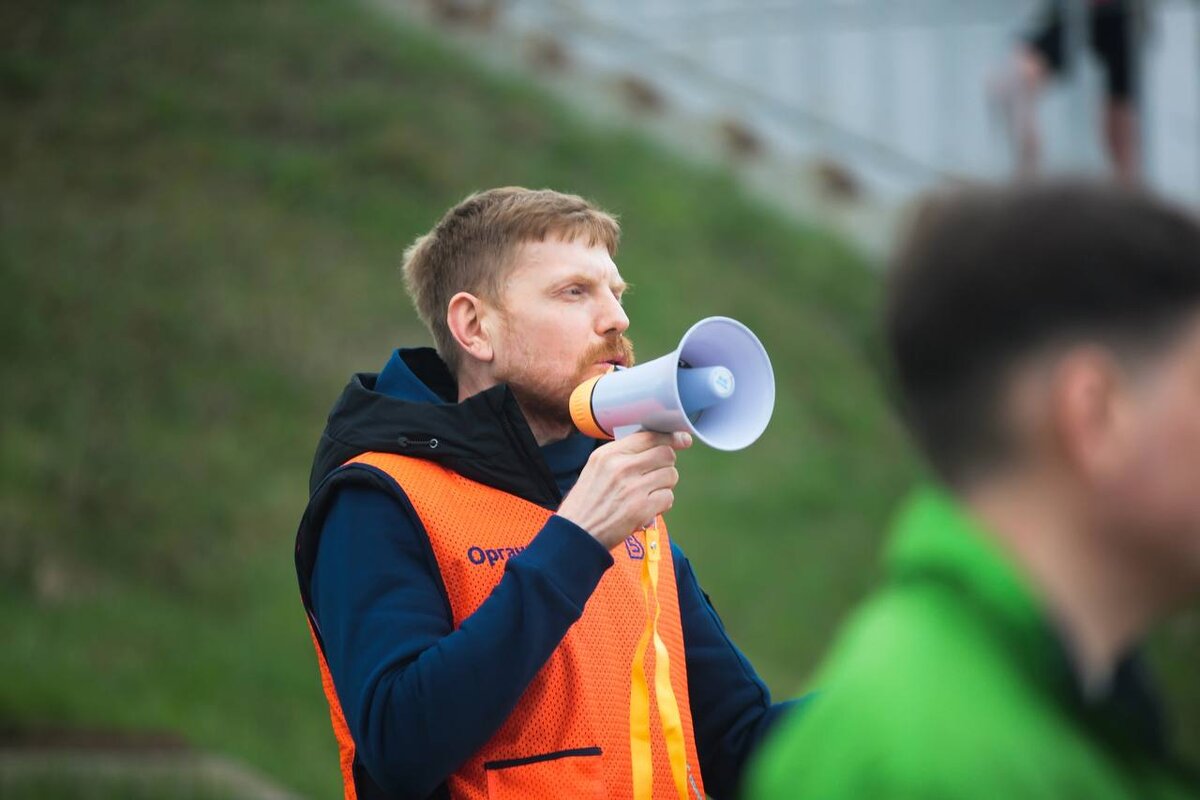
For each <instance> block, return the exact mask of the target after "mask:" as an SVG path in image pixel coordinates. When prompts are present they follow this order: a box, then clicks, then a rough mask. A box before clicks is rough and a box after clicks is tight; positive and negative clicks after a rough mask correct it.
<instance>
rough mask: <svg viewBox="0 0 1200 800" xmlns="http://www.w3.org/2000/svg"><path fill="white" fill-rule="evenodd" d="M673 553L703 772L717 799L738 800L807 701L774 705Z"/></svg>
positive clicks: (687, 567) (680, 553)
mask: <svg viewBox="0 0 1200 800" xmlns="http://www.w3.org/2000/svg"><path fill="white" fill-rule="evenodd" d="M671 551H672V552H671V554H672V556H673V558H674V560H675V583H676V585H677V587H678V589H679V614H680V618H681V623H682V625H683V642H684V656H685V659H686V661H687V672H688V694H689V696H690V699H691V708H692V726H693V728H694V730H695V733H696V749H697V751H698V753H699V756H700V774H701V775H702V776H703V777H704V788H705V790H706V791H707V792H708V794H709V795H711V796H712V797H714V798H717V800H721V798H729V797H736V796H737V795H738V790H739V787H740V784H741V780H742V772H743V769H744V768H745V766H746V765H747V763H748V762H749V760H750V758H751V757H752V756H753V755H754V752H755V749H756V748H757V747H758V745H759V743H760V742H761V741H762V739H763V737H764V736H765V735H766V733H767V731H768V730H770V728H771V727H772V726H773V725H774V724H775V723H776V722H778V721H779V719H780V718H782V717H783V715H784V714H785V713H787V712H788V711H789V710H791V709H793V708H795V707H798V706H799V705H801V704H802V703H804V702H805V700H806V698H801V699H799V700H792V701H789V702H785V703H775V704H772V703H771V693H770V691H769V690H768V689H767V685H766V684H765V683H763V681H762V679H760V678H759V677H758V675H757V673H755V671H754V667H752V666H751V665H750V662H749V661H748V660H747V659H746V656H744V655H743V654H742V652H741V651H740V650H738V648H737V647H736V646H735V645H734V643H733V642H732V641H730V639H729V636H728V635H727V634H726V633H725V626H724V625H723V624H722V622H721V619H720V618H719V617H718V616H717V612H716V610H715V609H714V608H713V606H712V603H711V602H710V601H709V599H708V595H706V594H705V593H704V592H703V591H701V589H700V584H699V583H698V582H697V581H696V576H695V574H694V573H693V572H692V565H691V564H690V563H689V562H688V560H687V558H686V557H685V556H684V554H683V551H682V550H680V549H679V547H678V546H676V545H675V544H674V543H672V544H671Z"/></svg>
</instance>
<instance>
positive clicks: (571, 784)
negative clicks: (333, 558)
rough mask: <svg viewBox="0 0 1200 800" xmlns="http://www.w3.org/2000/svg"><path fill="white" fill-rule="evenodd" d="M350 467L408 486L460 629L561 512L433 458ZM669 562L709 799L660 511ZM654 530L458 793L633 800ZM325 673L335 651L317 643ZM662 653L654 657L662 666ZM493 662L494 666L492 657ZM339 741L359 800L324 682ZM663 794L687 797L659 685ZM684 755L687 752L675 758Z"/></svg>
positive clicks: (612, 574)
mask: <svg viewBox="0 0 1200 800" xmlns="http://www.w3.org/2000/svg"><path fill="white" fill-rule="evenodd" d="M347 464H362V465H364V466H371V467H374V468H376V469H378V470H380V471H383V472H385V473H386V474H388V475H389V476H390V477H391V478H392V479H393V480H395V481H396V483H397V484H398V485H399V486H401V487H403V489H404V492H405V494H406V495H407V497H408V499H409V502H410V503H411V504H412V506H413V508H414V509H415V510H416V512H417V515H418V517H419V518H420V520H421V523H422V525H423V526H424V528H425V531H426V533H427V534H428V537H429V541H430V544H431V546H432V550H433V553H434V556H435V558H436V560H437V564H438V569H439V571H440V573H441V578H442V581H443V583H444V585H445V587H446V592H447V594H448V596H449V601H450V607H451V612H452V615H453V624H454V627H455V628H456V629H457V628H458V627H459V626H460V625H461V624H462V623H463V621H464V620H465V619H466V618H467V617H469V616H470V615H471V614H472V613H473V612H474V611H475V609H477V608H478V607H479V606H480V605H481V604H482V603H483V602H484V601H485V600H486V599H487V598H488V596H489V595H490V594H491V592H492V590H493V589H494V588H495V587H496V585H497V584H498V583H499V582H500V579H501V578H502V577H503V575H504V564H505V563H506V561H507V560H508V559H509V558H512V557H514V556H516V555H517V554H518V553H519V552H520V551H521V550H522V549H524V547H525V546H526V545H527V544H528V543H529V542H530V541H531V540H532V539H533V537H534V536H535V535H536V534H537V532H538V531H539V530H540V529H541V528H542V526H543V525H544V524H545V522H546V520H547V519H548V518H549V516H550V514H551V512H550V511H549V510H547V509H545V508H542V507H541V506H538V505H535V504H533V503H529V502H526V501H524V500H521V499H520V498H517V497H514V496H512V495H510V494H507V493H505V492H502V491H500V490H498V489H494V488H491V487H488V486H486V485H483V484H480V483H476V482H474V481H471V480H469V479H467V478H464V477H462V476H461V475H458V474H457V473H455V472H452V471H450V470H448V469H445V468H444V467H440V466H438V465H436V464H434V463H431V462H428V461H422V460H420V459H413V458H407V457H404V456H398V455H392V454H384V453H366V454H363V455H360V456H358V457H356V458H354V459H351V460H350V461H349V462H347ZM656 527H657V529H658V531H659V537H660V542H659V547H658V550H659V552H660V553H661V565H660V567H659V573H658V577H657V596H656V598H655V599H656V600H657V610H658V619H657V629H658V634H659V636H661V638H662V641H663V643H664V644H665V645H666V650H667V652H668V654H669V659H668V660H669V662H670V688H671V690H672V692H673V695H674V697H675V698H676V700H677V703H678V708H679V716H680V722H681V723H682V728H683V739H684V746H685V750H686V759H687V764H686V769H687V776H688V783H689V788H690V792H689V796H695V797H700V798H703V797H704V794H703V791H704V790H703V784H702V782H701V776H700V770H699V759H698V757H697V754H696V744H695V736H694V733H693V730H692V718H691V709H690V706H689V703H688V689H687V674H686V669H685V664H686V661H685V654H684V644H683V631H682V627H681V624H680V617H679V598H678V591H677V589H676V585H675V571H674V565H673V563H672V559H671V549H670V544H669V540H668V539H667V538H666V528H665V526H664V525H663V522H662V519H661V518H659V519H658V520H657V526H656ZM645 536H646V534H645V533H644V532H642V531H638V532H635V533H634V534H632V535H631V537H630V538H629V539H627V540H626V542H625V543H623V544H620V545H617V547H616V548H614V549H613V551H612V555H613V558H614V560H615V562H616V563H615V564H614V566H613V567H612V568H611V569H609V570H608V571H607V572H606V573H605V575H604V577H603V578H602V579H601V581H600V583H599V585H598V586H597V588H596V590H595V591H594V592H593V594H592V596H591V597H590V598H589V600H588V602H587V606H586V609H585V611H584V614H583V616H582V617H581V618H580V619H579V620H578V621H577V622H576V623H575V624H574V625H573V626H571V628H570V629H569V630H568V632H567V634H566V636H565V637H564V638H563V640H562V642H561V643H560V645H559V646H558V648H557V649H556V650H555V651H554V653H553V654H552V655H551V656H550V658H549V660H548V661H547V662H546V663H545V664H544V665H543V667H542V668H541V670H540V671H539V672H538V674H537V675H536V676H535V677H534V679H533V681H532V682H531V683H530V684H529V686H528V687H527V688H526V689H525V691H524V693H523V694H522V695H521V697H520V699H519V701H518V702H517V705H516V708H515V709H514V710H513V712H512V714H510V715H509V717H508V719H507V720H506V721H505V723H504V724H503V725H502V726H501V727H500V729H499V730H497V731H496V733H495V734H494V735H493V736H492V738H491V739H490V740H489V741H488V742H487V744H485V745H484V746H483V748H481V749H480V750H479V751H478V752H477V753H475V754H474V755H473V756H472V757H471V758H469V759H468V760H467V761H466V763H464V764H463V765H462V766H461V767H460V768H459V769H458V770H457V771H456V772H455V773H454V774H453V775H451V776H450V777H449V779H448V781H447V787H448V789H449V792H450V796H451V797H452V798H456V799H457V798H464V799H466V800H476V799H478V800H483V799H484V798H491V799H492V800H497V799H500V798H531V799H532V800H538V799H539V798H545V799H546V800H562V798H564V797H571V798H630V799H631V800H632V798H633V797H634V792H633V778H632V774H633V763H632V762H633V756H632V754H631V736H630V703H631V698H630V691H631V689H630V687H631V680H630V673H631V665H632V664H633V661H634V657H635V650H636V649H637V645H638V640H639V637H641V635H642V632H643V628H644V627H645V625H646V618H647V602H646V598H645V596H644V595H643V585H644V579H643V575H644V573H643V568H644V563H643V562H644V559H645V558H646V553H647V542H646V538H645ZM317 656H318V659H319V661H320V662H321V668H322V673H323V674H327V667H326V665H325V659H324V657H323V655H322V653H321V652H320V648H319V647H318V649H317ZM656 657H657V656H656V653H655V651H654V648H649V649H648V651H647V652H646V654H645V656H644V663H643V666H644V669H645V671H646V674H647V675H651V676H652V675H654V671H655V666H656V664H655V659H656ZM483 666H484V668H486V665H483ZM325 689H326V698H327V700H328V701H329V704H330V713H331V718H332V719H333V721H334V729H335V735H336V736H337V739H338V744H339V749H340V751H341V752H340V757H341V762H342V765H343V776H344V778H345V781H346V794H345V796H346V798H347V800H354V798H355V797H356V794H355V787H354V786H353V778H352V775H351V774H350V771H349V770H348V769H346V765H348V764H351V763H352V762H353V760H354V742H353V739H352V737H351V736H350V734H349V732H348V730H347V729H346V727H345V724H344V722H342V723H341V724H340V725H339V724H338V723H339V721H341V720H342V719H343V717H342V713H341V707H340V704H339V702H338V698H337V695H336V693H335V691H334V690H333V686H332V682H331V681H330V682H325ZM649 704H650V717H651V720H652V724H651V725H650V752H651V760H652V765H653V787H652V790H653V796H654V797H662V798H670V797H677V796H678V792H677V788H676V783H675V782H674V781H673V779H672V769H671V764H670V760H669V756H668V749H667V743H666V738H665V736H664V734H663V730H662V726H661V725H660V724H655V722H656V721H657V720H659V719H660V716H659V708H658V702H657V697H656V693H655V692H654V691H653V690H651V691H650V693H649ZM676 763H677V764H678V761H677V762H676Z"/></svg>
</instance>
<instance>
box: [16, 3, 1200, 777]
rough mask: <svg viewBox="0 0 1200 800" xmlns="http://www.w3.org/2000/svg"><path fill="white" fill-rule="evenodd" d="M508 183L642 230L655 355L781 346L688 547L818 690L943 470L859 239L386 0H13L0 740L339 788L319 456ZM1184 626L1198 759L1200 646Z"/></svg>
mask: <svg viewBox="0 0 1200 800" xmlns="http://www.w3.org/2000/svg"><path fill="white" fill-rule="evenodd" d="M500 184H523V185H529V186H552V187H556V188H561V189H565V190H570V191H575V192H579V193H582V194H585V195H587V196H589V197H592V198H594V199H595V200H597V201H599V202H600V203H601V204H603V205H605V206H606V207H608V208H610V209H612V210H614V211H616V212H619V213H620V214H621V216H622V220H623V225H624V244H623V246H622V250H621V252H620V254H619V256H618V262H619V263H620V265H621V267H622V271H623V273H624V275H625V277H626V278H627V279H628V280H630V281H631V282H633V283H634V284H635V287H636V288H635V290H634V292H633V293H632V294H631V295H630V297H629V300H628V303H627V306H628V309H629V312H630V316H631V317H632V319H633V320H634V325H633V328H632V329H631V335H632V336H633V337H634V339H635V341H636V342H637V344H638V346H639V352H640V353H641V355H642V356H643V357H649V356H652V355H656V354H658V353H660V352H664V351H666V350H667V349H669V348H671V347H673V346H674V344H675V342H676V341H677V339H678V337H679V335H680V334H681V333H682V332H683V331H684V330H685V329H686V327H687V326H688V325H689V324H690V323H691V322H693V321H695V320H696V319H698V318H700V317H703V316H707V315H710V314H727V315H729V316H733V317H736V318H738V319H741V320H743V321H745V322H746V323H747V324H749V325H750V326H751V327H752V328H753V329H754V330H755V331H757V332H758V333H759V335H760V336H761V338H762V339H763V341H764V342H765V344H766V345H767V348H768V350H769V351H770V353H771V356H772V359H773V361H774V363H775V365H776V370H777V378H778V381H779V389H778V400H777V408H776V415H775V418H774V421H773V423H772V426H771V428H770V429H769V431H768V433H767V435H766V436H765V438H764V439H763V440H762V441H761V442H760V443H759V444H756V445H755V446H754V447H753V448H752V449H750V450H748V451H746V452H743V453H737V454H719V453H714V452H711V451H710V452H700V451H699V450H698V449H697V450H696V451H693V452H690V453H688V454H686V455H685V457H684V459H683V466H682V471H683V473H684V481H683V483H682V485H681V489H680V492H679V496H680V499H679V503H678V505H677V509H676V510H675V511H674V512H672V530H673V532H674V534H675V535H676V537H677V538H678V540H679V541H680V542H681V543H682V544H683V546H684V547H685V549H687V551H688V553H689V555H690V557H691V559H692V561H693V563H694V565H695V567H696V570H697V572H698V574H699V575H700V577H701V580H702V582H703V583H704V585H705V588H706V589H707V590H708V592H709V594H710V595H711V596H712V598H713V601H714V603H715V604H716V606H717V608H718V609H719V610H720V611H721V613H722V615H723V617H724V619H725V621H726V623H727V625H728V627H729V628H730V629H731V631H732V633H733V636H734V638H735V639H736V640H737V641H738V642H739V643H741V644H742V645H743V646H744V648H745V649H746V651H747V652H748V653H749V655H750V656H751V658H752V660H753V661H754V662H755V663H756V665H757V666H758V667H759V669H760V670H761V671H762V673H763V674H764V676H765V677H767V679H768V680H769V682H770V683H771V684H772V685H773V687H774V688H775V689H776V691H777V692H779V693H781V694H788V693H790V692H791V691H792V690H793V689H794V688H795V687H796V686H797V685H798V684H799V683H800V682H801V680H802V679H803V677H804V675H805V674H806V671H807V670H808V669H809V668H810V667H811V665H812V664H813V662H814V659H815V658H816V656H817V655H818V654H819V652H820V649H821V648H822V646H823V645H824V644H825V643H826V642H827V640H828V637H829V635H830V632H831V631H832V630H833V629H834V627H835V625H836V622H837V621H838V619H839V617H840V615H841V614H842V613H843V612H844V611H845V610H846V609H847V607H848V606H849V604H850V603H852V602H853V600H854V599H855V598H857V597H859V596H861V594H862V593H863V592H864V591H865V589H866V588H867V587H868V586H869V584H870V581H871V577H872V574H873V569H874V568H873V561H874V551H875V548H876V544H877V540H878V536H879V533H878V532H879V529H880V527H881V526H882V525H883V523H884V521H885V519H886V516H887V513H888V510H889V508H890V506H891V505H892V503H893V501H894V500H895V498H896V497H897V496H898V495H899V494H900V493H901V492H902V491H903V489H904V487H905V486H906V485H907V484H908V483H909V482H910V481H911V479H912V477H913V475H914V471H915V470H914V465H913V463H912V460H911V458H910V457H909V456H908V455H907V454H906V450H905V449H904V445H903V442H902V439H901V437H900V435H899V433H898V430H897V429H896V427H895V426H894V424H893V423H892V422H891V421H890V419H889V417H888V415H887V414H886V412H885V409H884V407H883V404H882V402H881V399H880V393H879V391H878V387H877V385H876V382H875V379H874V377H873V370H872V369H871V368H870V365H869V362H870V360H871V359H870V353H871V349H872V346H871V334H870V330H871V320H872V316H873V309H874V304H875V292H876V285H875V281H874V279H873V277H872V274H871V272H870V271H869V270H868V269H866V267H865V265H864V263H863V262H862V260H861V259H860V258H858V257H857V256H856V255H855V254H854V253H853V252H852V251H851V250H850V249H848V248H847V247H846V246H845V245H843V244H842V243H840V242H838V241H836V240H835V239H833V238H831V237H830V236H828V235H826V234H824V233H822V232H821V231H819V230H813V229H805V228H803V227H798V226H796V225H794V224H791V223H788V222H786V221H784V220H782V219H781V218H780V217H778V216H776V215H774V214H773V213H771V212H770V211H769V210H768V209H765V208H763V207H761V206H760V205H758V204H756V203H754V202H752V201H750V200H748V199H747V198H746V197H744V196H743V195H742V194H741V193H740V192H739V191H738V190H737V189H736V188H735V186H734V184H733V183H732V182H731V181H730V180H729V179H728V178H727V177H726V176H723V175H722V174H720V173H719V172H716V171H711V170H700V169H696V168H693V167H690V166H687V165H684V164H681V163H679V162H677V161H676V160H673V159H672V158H671V157H670V156H669V155H668V154H666V153H664V152H663V151H662V150H661V149H656V148H655V147H653V146H650V145H648V144H647V143H645V142H643V141H641V140H640V139H639V138H638V137H636V136H633V135H615V136H614V135H612V134H611V133H606V134H600V133H597V132H594V131H592V130H590V129H589V128H588V126H586V125H584V124H583V123H582V122H580V121H579V120H578V119H576V118H575V117H573V116H572V115H570V114H569V113H568V112H566V111H564V110H563V109H561V108H560V107H558V106H556V105H555V104H554V103H552V102H551V101H550V100H548V99H547V98H546V97H545V96H543V95H541V94H539V93H538V92H536V91H534V90H531V89H529V88H527V87H526V86H524V85H522V84H521V83H519V82H517V81H515V80H513V79H511V78H508V77H504V76H496V75H491V74H487V73H486V72H484V71H481V70H480V68H478V67H476V66H472V65H470V64H468V63H464V61H463V60H462V58H461V57H460V56H459V55H457V54H454V53H451V52H448V51H446V50H444V49H442V48H440V47H438V46H436V45H434V44H432V43H430V42H429V41H428V40H426V39H425V38H422V37H421V36H419V35H416V34H414V33H412V32H408V31H405V30H402V29H398V28H397V27H396V26H395V25H394V24H392V23H390V22H386V21H383V20H380V19H378V18H376V17H374V16H373V15H372V14H371V13H370V12H367V11H364V10H361V9H358V8H357V7H353V6H346V5H343V4H339V3H334V2H332V0H327V1H319V2H311V3H307V4H303V5H301V4H295V3H291V2H282V1H280V0H276V1H275V2H270V1H268V2H262V3H237V2H214V0H205V1H202V0H163V1H162V2H156V3H135V2H105V3H100V2H77V1H74V2H73V1H64V2H57V3H37V2H32V0H27V2H23V3H22V2H18V3H5V4H3V5H2V6H0V386H3V391H0V419H3V428H2V431H3V433H2V439H0V638H2V640H3V641H4V642H5V646H4V647H3V648H0V728H6V727H18V728H20V727H28V726H44V725H70V726H80V727H115V728H126V729H152V730H153V729H163V730H172V731H177V732H180V733H182V734H183V735H184V736H186V737H187V739H188V740H189V741H191V742H193V743H194V744H196V745H199V746H202V747H205V748H211V749H213V750H216V751H219V752H223V753H228V754H232V755H234V756H237V757H240V758H243V759H246V760H247V761H249V762H251V763H253V764H255V765H256V766H258V767H260V768H261V769H262V770H264V771H266V772H268V773H269V774H271V775H273V776H275V777H276V778H277V779H278V780H280V781H281V782H282V783H284V784H286V785H288V786H290V787H292V788H294V789H296V790H298V791H301V792H303V793H304V794H306V795H310V796H313V797H330V796H334V795H335V794H336V792H337V786H338V776H337V770H336V761H335V754H334V745H333V739H332V735H331V734H330V732H329V726H328V719H327V714H326V710H325V707H324V701H323V699H322V698H321V695H320V690H319V684H318V679H317V674H316V668H315V665H314V662H313V657H312V652H311V645H310V643H309V640H308V635H307V632H306V629H305V625H304V621H303V615H302V613H301V611H300V606H299V601H298V598H297V593H296V589H295V579H294V575H293V572H292V565H291V563H292V562H291V549H290V548H291V541H292V536H293V533H294V529H295V524H296V522H297V520H298V518H299V515H300V512H301V510H302V509H303V506H304V500H305V488H306V479H307V474H308V466H309V458H310V456H311V448H312V446H313V444H314V442H315V438H316V436H317V434H318V432H319V430H320V427H321V425H322V423H323V420H324V415H325V413H326V411H327V409H328V406H329V404H330V402H331V401H332V400H333V398H334V397H335V396H336V394H337V392H338V391H339V389H340V387H341V386H342V384H343V383H344V381H345V378H346V377H347V375H348V374H349V373H350V372H352V371H355V370H372V369H375V368H377V367H378V366H379V365H380V364H381V363H382V362H383V361H384V360H385V359H386V357H387V355H388V353H389V351H390V350H391V348H393V347H395V346H396V345H398V344H414V343H423V342H425V341H426V338H427V337H426V335H425V333H424V331H423V330H422V329H421V328H420V325H419V323H418V322H417V321H416V318H415V315H414V314H413V313H412V311H411V309H410V307H409V305H408V303H407V301H406V299H405V298H404V296H403V293H402V290H401V287H400V283H399V280H398V275H397V269H396V267H397V264H398V260H399V254H400V252H401V250H402V248H403V247H404V245H405V244H406V243H407V242H408V241H410V240H411V239H412V237H414V236H415V235H417V234H418V233H420V232H423V231H424V230H426V229H428V227H429V226H430V225H431V224H432V223H433V221H434V220H435V219H436V218H437V216H438V215H439V213H440V211H441V210H443V209H444V208H445V207H447V206H448V205H449V204H451V203H452V202H454V201H455V200H457V199H459V198H460V197H462V196H463V195H464V194H466V193H467V192H469V191H472V190H474V189H479V188H485V187H488V186H493V185H500ZM1172 635H1173V637H1174V638H1173V640H1172V641H1170V642H1168V643H1167V647H1166V651H1167V653H1168V656H1169V657H1168V661H1170V662H1171V663H1173V664H1174V665H1175V666H1176V670H1175V675H1176V680H1175V686H1174V689H1175V690H1176V692H1177V696H1179V697H1183V698H1184V699H1185V704H1186V709H1187V712H1188V714H1189V715H1190V716H1189V717H1188V719H1189V720H1190V721H1191V722H1192V724H1193V728H1192V729H1191V731H1192V733H1193V741H1195V730H1196V729H1195V727H1194V725H1195V723H1196V721H1197V719H1200V713H1197V712H1200V697H1198V696H1197V694H1196V692H1197V689H1196V685H1195V682H1194V681H1192V680H1190V678H1191V672H1190V670H1191V667H1190V666H1189V665H1190V664H1194V663H1195V660H1194V655H1195V654H1196V653H1197V652H1200V647H1198V646H1197V640H1198V638H1200V634H1198V633H1197V629H1196V627H1195V626H1192V627H1191V628H1187V627H1184V626H1180V627H1179V628H1178V629H1177V630H1176V631H1175V632H1173V634H1172ZM1189 653H1190V654H1191V655H1192V656H1193V657H1192V658H1190V659H1187V658H1185V656H1187V654H1189ZM1186 692H1191V695H1190V696H1187V695H1186Z"/></svg>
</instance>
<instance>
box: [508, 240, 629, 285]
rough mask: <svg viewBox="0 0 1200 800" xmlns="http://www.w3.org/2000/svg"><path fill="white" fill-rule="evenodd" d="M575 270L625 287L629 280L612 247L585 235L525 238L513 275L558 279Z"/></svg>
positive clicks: (514, 263) (513, 264)
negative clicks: (587, 238) (578, 237)
mask: <svg viewBox="0 0 1200 800" xmlns="http://www.w3.org/2000/svg"><path fill="white" fill-rule="evenodd" d="M572 273H575V274H578V275H579V276H580V277H587V278H590V279H592V280H597V281H604V282H606V283H609V284H611V285H613V286H614V287H617V286H619V287H620V288H622V289H623V288H624V287H625V281H624V280H623V279H622V278H621V273H620V271H619V270H618V269H617V265H616V262H614V261H613V259H612V256H611V255H610V254H609V252H608V248H606V247H605V246H604V245H603V244H599V243H598V244H595V245H589V244H588V243H587V241H586V240H583V239H572V240H564V239H560V238H547V239H545V240H544V241H530V242H523V243H522V244H520V245H518V247H517V249H516V252H515V253H514V254H513V262H512V271H511V272H510V273H509V279H510V280H511V279H514V278H516V279H519V278H522V277H538V278H545V279H546V280H554V279H556V278H558V277H560V276H563V277H565V276H568V275H570V274H572Z"/></svg>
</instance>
